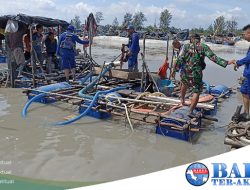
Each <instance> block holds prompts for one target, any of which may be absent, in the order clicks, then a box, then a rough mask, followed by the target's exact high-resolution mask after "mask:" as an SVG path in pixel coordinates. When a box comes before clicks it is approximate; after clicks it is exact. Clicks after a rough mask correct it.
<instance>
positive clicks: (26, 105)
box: [22, 93, 46, 117]
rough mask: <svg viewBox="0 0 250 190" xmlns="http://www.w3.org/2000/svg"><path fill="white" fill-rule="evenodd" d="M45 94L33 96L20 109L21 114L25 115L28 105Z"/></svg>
mask: <svg viewBox="0 0 250 190" xmlns="http://www.w3.org/2000/svg"><path fill="white" fill-rule="evenodd" d="M45 95H46V94H45V93H42V94H38V95H36V96H34V97H33V98H31V99H30V100H29V101H28V102H27V103H26V104H25V106H24V108H23V110H22V116H23V117H26V116H27V110H28V108H29V106H30V105H31V104H32V103H33V102H34V101H36V100H39V99H40V98H42V97H44V96H45Z"/></svg>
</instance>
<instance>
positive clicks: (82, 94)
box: [78, 63, 114, 99]
mask: <svg viewBox="0 0 250 190" xmlns="http://www.w3.org/2000/svg"><path fill="white" fill-rule="evenodd" d="M113 66H114V64H113V63H110V64H109V65H108V66H107V67H106V68H105V69H103V71H102V72H101V73H100V74H99V76H98V77H97V78H95V80H93V81H92V82H91V83H89V84H88V85H87V86H86V87H85V88H83V89H82V90H80V91H79V92H78V95H79V96H80V97H81V98H87V99H92V98H93V96H90V95H87V94H86V92H87V91H88V90H90V89H92V88H93V87H94V86H95V85H96V83H97V82H98V81H99V80H100V79H101V78H102V77H103V76H104V75H105V74H106V73H107V72H108V71H109V70H110V69H111V68H112V67H113Z"/></svg>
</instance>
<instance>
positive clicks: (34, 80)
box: [29, 25, 36, 88]
mask: <svg viewBox="0 0 250 190" xmlns="http://www.w3.org/2000/svg"><path fill="white" fill-rule="evenodd" d="M29 28H30V47H31V49H30V63H31V67H32V84H33V88H35V87H36V79H35V68H34V67H35V66H36V63H34V56H33V45H32V42H33V41H32V35H33V32H32V25H29Z"/></svg>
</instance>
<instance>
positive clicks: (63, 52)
mask: <svg viewBox="0 0 250 190" xmlns="http://www.w3.org/2000/svg"><path fill="white" fill-rule="evenodd" d="M74 31H75V27H74V26H72V25H69V26H68V29H67V31H66V32H64V33H62V34H61V35H60V37H59V40H58V46H57V51H56V54H57V55H58V56H60V57H61V58H62V69H63V70H64V74H65V77H66V81H69V76H70V71H71V72H72V75H73V79H75V67H76V62H75V46H76V42H77V43H79V44H89V40H81V39H80V38H79V37H78V36H77V35H75V34H74V33H73V32H74Z"/></svg>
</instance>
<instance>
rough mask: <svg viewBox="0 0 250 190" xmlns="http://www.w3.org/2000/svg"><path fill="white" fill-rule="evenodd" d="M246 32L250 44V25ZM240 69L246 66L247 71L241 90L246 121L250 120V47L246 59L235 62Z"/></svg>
mask: <svg viewBox="0 0 250 190" xmlns="http://www.w3.org/2000/svg"><path fill="white" fill-rule="evenodd" d="M243 31H244V38H245V40H247V41H248V42H250V24H249V25H246V26H245V27H244V28H243ZM233 61H234V62H235V63H236V64H237V66H238V67H240V66H242V65H245V69H244V72H243V77H244V81H243V84H242V86H241V88H240V92H241V94H242V100H243V104H244V113H243V115H242V116H243V118H244V119H245V120H250V115H249V105H250V47H249V49H248V51H247V55H246V57H244V58H243V59H240V60H238V61H235V60H233Z"/></svg>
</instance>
